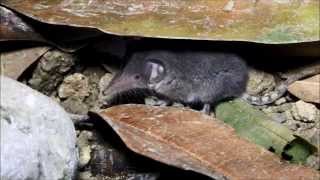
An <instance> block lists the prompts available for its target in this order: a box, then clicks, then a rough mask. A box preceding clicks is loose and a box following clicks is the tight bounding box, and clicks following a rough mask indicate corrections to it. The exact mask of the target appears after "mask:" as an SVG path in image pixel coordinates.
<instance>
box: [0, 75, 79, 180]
mask: <svg viewBox="0 0 320 180" xmlns="http://www.w3.org/2000/svg"><path fill="white" fill-rule="evenodd" d="M0 107H1V108H0V110H1V171H0V174H1V178H0V179H2V180H7V179H19V180H20V179H41V180H55V179H72V178H73V177H74V175H75V173H76V169H77V160H78V153H77V148H76V132H75V129H74V125H73V123H72V121H71V119H70V118H69V115H68V114H67V113H66V112H65V111H64V110H63V108H62V107H60V106H59V105H58V104H57V103H56V102H54V101H53V100H51V99H50V98H48V97H46V96H44V95H42V94H41V93H39V92H36V91H34V90H32V89H31V88H29V87H27V86H25V85H23V84H21V83H18V82H16V81H14V80H12V79H9V78H6V77H3V76H1V106H0Z"/></svg>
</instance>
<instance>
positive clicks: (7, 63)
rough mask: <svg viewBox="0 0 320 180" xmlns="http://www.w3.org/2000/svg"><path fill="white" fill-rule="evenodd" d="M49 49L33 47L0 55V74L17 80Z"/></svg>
mask: <svg viewBox="0 0 320 180" xmlns="http://www.w3.org/2000/svg"><path fill="white" fill-rule="evenodd" d="M48 49H49V47H35V48H28V49H22V50H16V51H10V52H2V53H0V65H1V68H0V73H1V75H5V76H8V77H11V78H13V79H18V78H19V77H20V75H21V74H22V73H23V72H24V71H25V70H26V69H27V68H28V67H29V66H30V65H31V64H32V63H34V62H35V61H36V60H38V59H39V57H40V56H42V55H43V54H44V53H46V52H47V51H48Z"/></svg>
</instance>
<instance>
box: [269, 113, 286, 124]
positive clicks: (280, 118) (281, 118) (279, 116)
mask: <svg viewBox="0 0 320 180" xmlns="http://www.w3.org/2000/svg"><path fill="white" fill-rule="evenodd" d="M268 115H269V116H271V118H272V120H274V121H276V122H278V123H284V122H286V120H287V118H286V115H285V113H270V114H268Z"/></svg>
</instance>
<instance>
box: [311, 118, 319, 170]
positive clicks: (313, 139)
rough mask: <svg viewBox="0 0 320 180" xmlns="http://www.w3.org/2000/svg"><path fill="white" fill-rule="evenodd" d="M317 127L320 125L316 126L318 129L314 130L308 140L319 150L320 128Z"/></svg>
mask: <svg viewBox="0 0 320 180" xmlns="http://www.w3.org/2000/svg"><path fill="white" fill-rule="evenodd" d="M319 125H320V123H318V124H317V125H316V127H318V128H317V129H316V130H315V132H314V134H313V135H312V136H311V138H310V141H311V143H312V144H314V145H315V146H316V147H318V149H320V126H319ZM319 166H320V165H319Z"/></svg>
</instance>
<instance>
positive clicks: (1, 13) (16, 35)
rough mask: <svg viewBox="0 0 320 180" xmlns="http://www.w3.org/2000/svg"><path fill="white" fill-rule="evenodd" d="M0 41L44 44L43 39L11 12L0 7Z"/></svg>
mask: <svg viewBox="0 0 320 180" xmlns="http://www.w3.org/2000/svg"><path fill="white" fill-rule="evenodd" d="M0 18H1V23H0V41H9V40H16V41H17V40H33V41H40V42H45V40H44V38H43V37H42V36H41V35H40V34H39V33H37V32H35V30H34V29H33V28H32V27H31V26H29V25H28V24H27V23H26V22H24V20H23V19H21V18H20V17H19V16H17V15H16V14H15V13H14V12H12V11H11V10H9V9H7V8H5V7H3V6H0Z"/></svg>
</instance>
